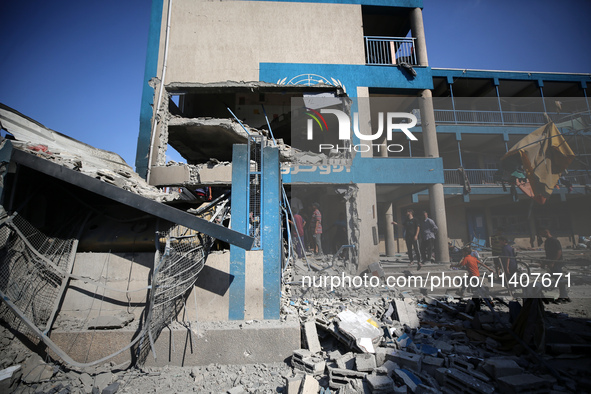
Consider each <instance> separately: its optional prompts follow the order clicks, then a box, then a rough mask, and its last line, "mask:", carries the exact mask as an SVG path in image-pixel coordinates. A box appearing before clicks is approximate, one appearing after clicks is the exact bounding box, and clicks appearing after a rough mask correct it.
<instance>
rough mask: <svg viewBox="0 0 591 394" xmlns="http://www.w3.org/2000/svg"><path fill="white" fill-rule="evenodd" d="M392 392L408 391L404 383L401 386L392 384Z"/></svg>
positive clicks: (400, 393) (401, 393)
mask: <svg viewBox="0 0 591 394" xmlns="http://www.w3.org/2000/svg"><path fill="white" fill-rule="evenodd" d="M391 392H392V393H394V394H407V393H408V387H406V386H405V385H402V386H396V384H394V386H393V387H392V391H391Z"/></svg>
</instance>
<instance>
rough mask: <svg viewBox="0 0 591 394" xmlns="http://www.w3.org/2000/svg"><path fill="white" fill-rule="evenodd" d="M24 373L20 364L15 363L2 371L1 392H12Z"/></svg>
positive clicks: (0, 372) (0, 375)
mask: <svg viewBox="0 0 591 394" xmlns="http://www.w3.org/2000/svg"><path fill="white" fill-rule="evenodd" d="M21 375H22V370H21V366H20V365H13V366H11V367H8V368H5V369H3V370H2V371H0V393H11V392H12V391H13V389H14V388H16V387H15V385H16V384H17V383H18V381H19V379H20V377H21Z"/></svg>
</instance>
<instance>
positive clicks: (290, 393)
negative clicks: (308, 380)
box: [285, 375, 303, 394]
mask: <svg viewBox="0 0 591 394" xmlns="http://www.w3.org/2000/svg"><path fill="white" fill-rule="evenodd" d="M285 380H286V389H287V394H299V392H300V386H301V385H302V380H303V376H302V375H296V376H294V377H291V378H286V379H285Z"/></svg>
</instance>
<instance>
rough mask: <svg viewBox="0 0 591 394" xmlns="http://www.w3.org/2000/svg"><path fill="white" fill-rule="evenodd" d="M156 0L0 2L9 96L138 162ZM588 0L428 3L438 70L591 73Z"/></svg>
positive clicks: (9, 101)
mask: <svg viewBox="0 0 591 394" xmlns="http://www.w3.org/2000/svg"><path fill="white" fill-rule="evenodd" d="M150 6H151V1H150V0H102V1H100V2H99V1H73V0H70V1H61V0H54V1H51V2H49V1H38V0H30V1H26V0H25V1H21V2H16V1H3V2H0V15H2V16H3V18H2V22H1V23H0V36H1V37H2V39H1V40H0V102H2V103H4V104H6V105H8V106H10V107H12V108H14V109H16V110H18V111H20V112H22V113H23V114H25V115H27V116H29V117H31V118H33V119H35V120H37V121H38V122H40V123H42V124H44V125H45V126H47V127H49V128H51V129H53V130H56V131H59V132H61V133H63V134H66V135H69V136H70V137H73V138H75V139H78V140H80V141H82V142H85V143H87V144H90V145H92V146H95V147H97V148H101V149H106V150H110V151H113V152H116V153H118V154H120V155H121V156H122V157H123V158H124V159H125V161H126V162H127V163H128V164H130V165H131V166H132V167H135V151H136V145H137V136H138V132H139V112H140V100H141V94H142V84H143V74H144V65H145V56H146V47H147V38H148V28H149V18H150ZM589 15H591V1H589V0H564V1H560V2H559V1H555V0H526V1H524V0H520V1H508V0H494V1H493V0H424V10H423V19H424V25H425V34H426V38H427V47H428V55H429V62H430V65H431V66H432V67H439V68H461V69H465V68H470V69H487V70H514V71H546V72H575V73H577V72H578V73H590V72H591V51H589V50H588V48H587V47H588V42H589V37H591V24H589V22H588V20H587V18H588V16H589Z"/></svg>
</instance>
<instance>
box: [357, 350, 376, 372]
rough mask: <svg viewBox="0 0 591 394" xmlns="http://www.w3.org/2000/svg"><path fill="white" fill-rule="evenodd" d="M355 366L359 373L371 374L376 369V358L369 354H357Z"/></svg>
mask: <svg viewBox="0 0 591 394" xmlns="http://www.w3.org/2000/svg"><path fill="white" fill-rule="evenodd" d="M355 366H356V369H357V370H358V371H359V372H371V371H373V370H374V369H375V368H376V358H375V356H374V355H373V354H369V353H364V354H357V355H356V356H355Z"/></svg>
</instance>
